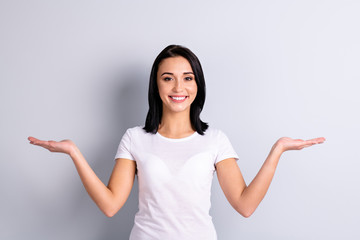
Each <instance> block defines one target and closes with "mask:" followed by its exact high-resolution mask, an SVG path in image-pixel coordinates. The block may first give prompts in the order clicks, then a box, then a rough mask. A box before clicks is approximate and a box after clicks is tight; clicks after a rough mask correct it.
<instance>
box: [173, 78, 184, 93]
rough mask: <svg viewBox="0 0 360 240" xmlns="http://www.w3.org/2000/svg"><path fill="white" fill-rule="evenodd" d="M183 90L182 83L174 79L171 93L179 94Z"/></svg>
mask: <svg viewBox="0 0 360 240" xmlns="http://www.w3.org/2000/svg"><path fill="white" fill-rule="evenodd" d="M182 90H183V82H182V81H181V80H179V79H176V80H175V81H174V88H173V91H174V92H181V91H182Z"/></svg>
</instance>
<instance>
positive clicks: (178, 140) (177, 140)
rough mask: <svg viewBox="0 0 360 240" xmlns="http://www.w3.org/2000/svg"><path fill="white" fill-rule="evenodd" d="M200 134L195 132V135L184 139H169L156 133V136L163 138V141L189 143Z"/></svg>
mask: <svg viewBox="0 0 360 240" xmlns="http://www.w3.org/2000/svg"><path fill="white" fill-rule="evenodd" d="M197 135H199V134H198V132H197V131H195V132H194V133H193V134H191V135H189V136H187V137H183V138H168V137H164V136H163V135H161V134H160V133H159V132H156V136H158V137H160V138H162V139H165V140H167V141H170V142H183V141H188V140H190V139H192V138H194V137H196V136H197Z"/></svg>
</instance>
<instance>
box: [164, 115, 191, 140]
mask: <svg viewBox="0 0 360 240" xmlns="http://www.w3.org/2000/svg"><path fill="white" fill-rule="evenodd" d="M194 131H195V130H194V129H193V127H192V125H191V121H190V111H187V112H179V113H173V112H172V113H170V112H166V111H164V112H163V115H162V118H161V124H160V125H159V129H158V132H159V133H160V134H161V135H163V136H165V137H169V138H183V137H187V136H189V135H191V134H193V133H194Z"/></svg>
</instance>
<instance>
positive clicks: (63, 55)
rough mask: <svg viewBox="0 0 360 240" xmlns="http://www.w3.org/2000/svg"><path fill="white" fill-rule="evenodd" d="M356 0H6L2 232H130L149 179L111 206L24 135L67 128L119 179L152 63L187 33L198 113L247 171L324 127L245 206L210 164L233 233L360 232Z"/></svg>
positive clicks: (1, 29)
mask: <svg viewBox="0 0 360 240" xmlns="http://www.w3.org/2000/svg"><path fill="white" fill-rule="evenodd" d="M359 12H360V3H359V1H340V0H339V1H287V0H279V1H88V0H87V1H85V0H84V1H73V0H72V1H45V0H42V1H16V0H11V1H10V0H9V1H4V0H2V1H0V34H1V36H0V80H1V83H0V84H1V85H0V104H1V105H0V106H1V118H0V132H1V140H0V141H1V144H0V146H1V151H0V154H1V155H0V158H1V162H0V171H1V174H0V184H1V186H0V187H1V198H0V201H1V202H0V203H1V204H0V207H1V209H0V210H1V211H0V218H1V219H0V220H1V222H0V228H1V229H0V238H1V239H87V240H89V239H90V240H91V239H94V240H97V239H127V238H128V236H129V233H130V230H131V227H132V224H133V219H134V214H135V212H136V211H137V203H138V202H137V197H138V190H137V182H136V184H135V187H134V189H133V191H132V193H131V196H130V197H129V199H128V201H127V202H126V205H125V206H124V207H123V209H121V210H120V212H118V214H117V215H116V216H115V217H113V218H107V217H105V216H104V215H103V214H102V213H101V212H100V211H99V210H98V209H97V207H96V205H95V204H94V203H93V202H92V200H91V199H90V198H89V197H88V195H87V193H86V191H85V190H84V188H83V186H82V184H81V182H80V180H79V177H78V175H77V173H76V171H75V168H74V166H73V163H72V162H71V159H70V158H69V157H67V156H65V155H62V154H54V153H49V152H48V151H46V150H44V149H41V148H38V147H35V146H31V145H30V144H28V141H27V137H28V136H31V135H32V136H35V137H38V138H42V139H54V140H61V139H64V138H70V139H72V140H73V141H75V143H77V145H78V146H79V148H80V149H81V150H82V152H83V154H84V155H85V157H86V158H87V160H88V161H89V163H90V164H91V166H92V167H93V168H94V170H95V172H96V173H97V174H98V176H99V177H100V178H101V179H102V180H103V181H104V182H105V183H107V181H108V178H109V176H110V173H111V170H112V167H113V164H114V162H113V157H114V155H115V152H116V149H117V146H118V143H119V141H120V139H121V137H122V135H123V133H124V132H125V130H126V129H127V128H129V127H133V126H136V125H142V124H143V123H144V120H145V115H146V111H147V85H148V76H149V73H150V68H151V65H152V62H153V60H154V58H155V57H156V55H157V54H158V53H159V52H160V51H161V50H162V49H163V48H164V47H165V46H167V45H168V44H172V43H176V44H182V45H185V46H187V47H189V48H190V49H191V50H193V51H194V52H195V54H197V56H198V57H199V58H200V60H201V62H202V65H203V68H204V72H205V77H206V81H207V100H206V104H205V109H204V112H203V114H202V118H203V120H205V121H207V122H209V123H210V125H211V126H213V127H217V128H220V129H222V130H223V131H224V132H225V133H226V134H227V135H228V136H229V138H230V140H231V142H232V144H233V146H234V148H235V149H236V151H237V152H238V154H239V155H240V161H239V162H238V164H239V166H240V168H241V170H242V172H243V175H244V177H245V179H246V181H247V183H249V182H250V181H251V180H252V178H253V177H254V176H255V175H256V173H257V171H258V170H259V168H260V166H261V164H262V162H263V161H264V160H265V158H266V156H267V154H268V152H269V150H270V148H271V146H272V144H273V143H274V142H275V141H276V140H277V139H278V138H279V137H282V136H289V137H293V138H304V139H308V138H313V137H319V136H324V137H326V138H327V142H326V143H325V144H323V145H318V146H314V147H312V148H309V149H304V150H302V151H297V152H294V151H293V152H287V153H285V154H284V155H283V157H282V158H281V161H280V164H279V166H278V169H277V172H276V175H275V177H274V180H273V182H272V185H271V186H270V190H269V192H268V194H267V195H266V197H265V199H264V200H263V202H262V203H261V205H260V206H259V208H258V209H257V211H256V212H255V213H254V215H253V216H251V217H250V218H248V219H245V218H243V217H241V216H240V215H239V214H238V213H237V212H236V211H235V210H233V209H232V208H231V206H230V205H229V203H228V202H227V200H226V198H225V197H224V194H223V192H222V190H221V188H220V187H219V184H218V181H217V179H216V174H215V176H214V182H213V189H212V209H211V215H212V216H213V221H214V224H215V227H216V229H217V232H218V236H219V239H220V240H223V239H225V240H226V239H359V238H360V233H359V231H358V227H359V220H358V216H359V214H360V207H359V205H358V204H359V202H360V193H359V189H360V188H359V183H360V177H359V167H360V164H359V160H360V154H359V137H358V135H359V133H360V131H359V130H360V129H359V122H360V121H359V120H360V114H359V104H360V98H359V89H360V88H359V84H358V82H359V80H360V71H359V66H360V33H359V23H360V14H359Z"/></svg>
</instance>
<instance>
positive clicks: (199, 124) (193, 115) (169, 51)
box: [144, 45, 208, 135]
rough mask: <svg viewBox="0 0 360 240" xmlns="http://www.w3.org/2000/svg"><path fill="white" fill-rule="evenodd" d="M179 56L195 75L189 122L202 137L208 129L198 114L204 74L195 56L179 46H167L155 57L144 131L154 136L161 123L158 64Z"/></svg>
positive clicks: (202, 98) (201, 106)
mask: <svg viewBox="0 0 360 240" xmlns="http://www.w3.org/2000/svg"><path fill="white" fill-rule="evenodd" d="M177 56H181V57H184V58H186V59H187V60H188V61H189V63H190V65H191V68H192V70H193V73H194V75H195V81H196V85H197V89H198V90H197V95H196V98H195V99H194V101H193V103H192V104H191V106H190V121H191V125H192V127H193V128H194V129H195V130H196V131H197V132H198V133H199V134H200V135H204V132H205V131H206V129H207V128H208V124H207V123H205V122H203V121H201V119H200V113H201V111H202V109H203V106H204V103H205V78H204V73H203V70H202V67H201V64H200V61H199V59H198V58H197V57H196V56H195V54H194V53H193V52H192V51H190V49H188V48H186V47H183V46H180V45H169V46H167V47H166V48H165V49H164V50H162V51H161V52H160V54H159V55H158V56H157V57H156V59H155V61H154V63H153V66H152V69H151V73H150V81H149V93H148V101H149V111H148V113H147V116H146V121H145V127H144V130H145V131H146V132H148V133H153V134H155V133H156V132H157V131H158V128H159V124H160V123H161V117H162V111H163V103H162V101H161V98H160V95H159V89H158V85H157V81H156V80H157V72H158V69H159V64H160V63H161V61H162V60H164V59H165V58H170V57H177Z"/></svg>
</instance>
